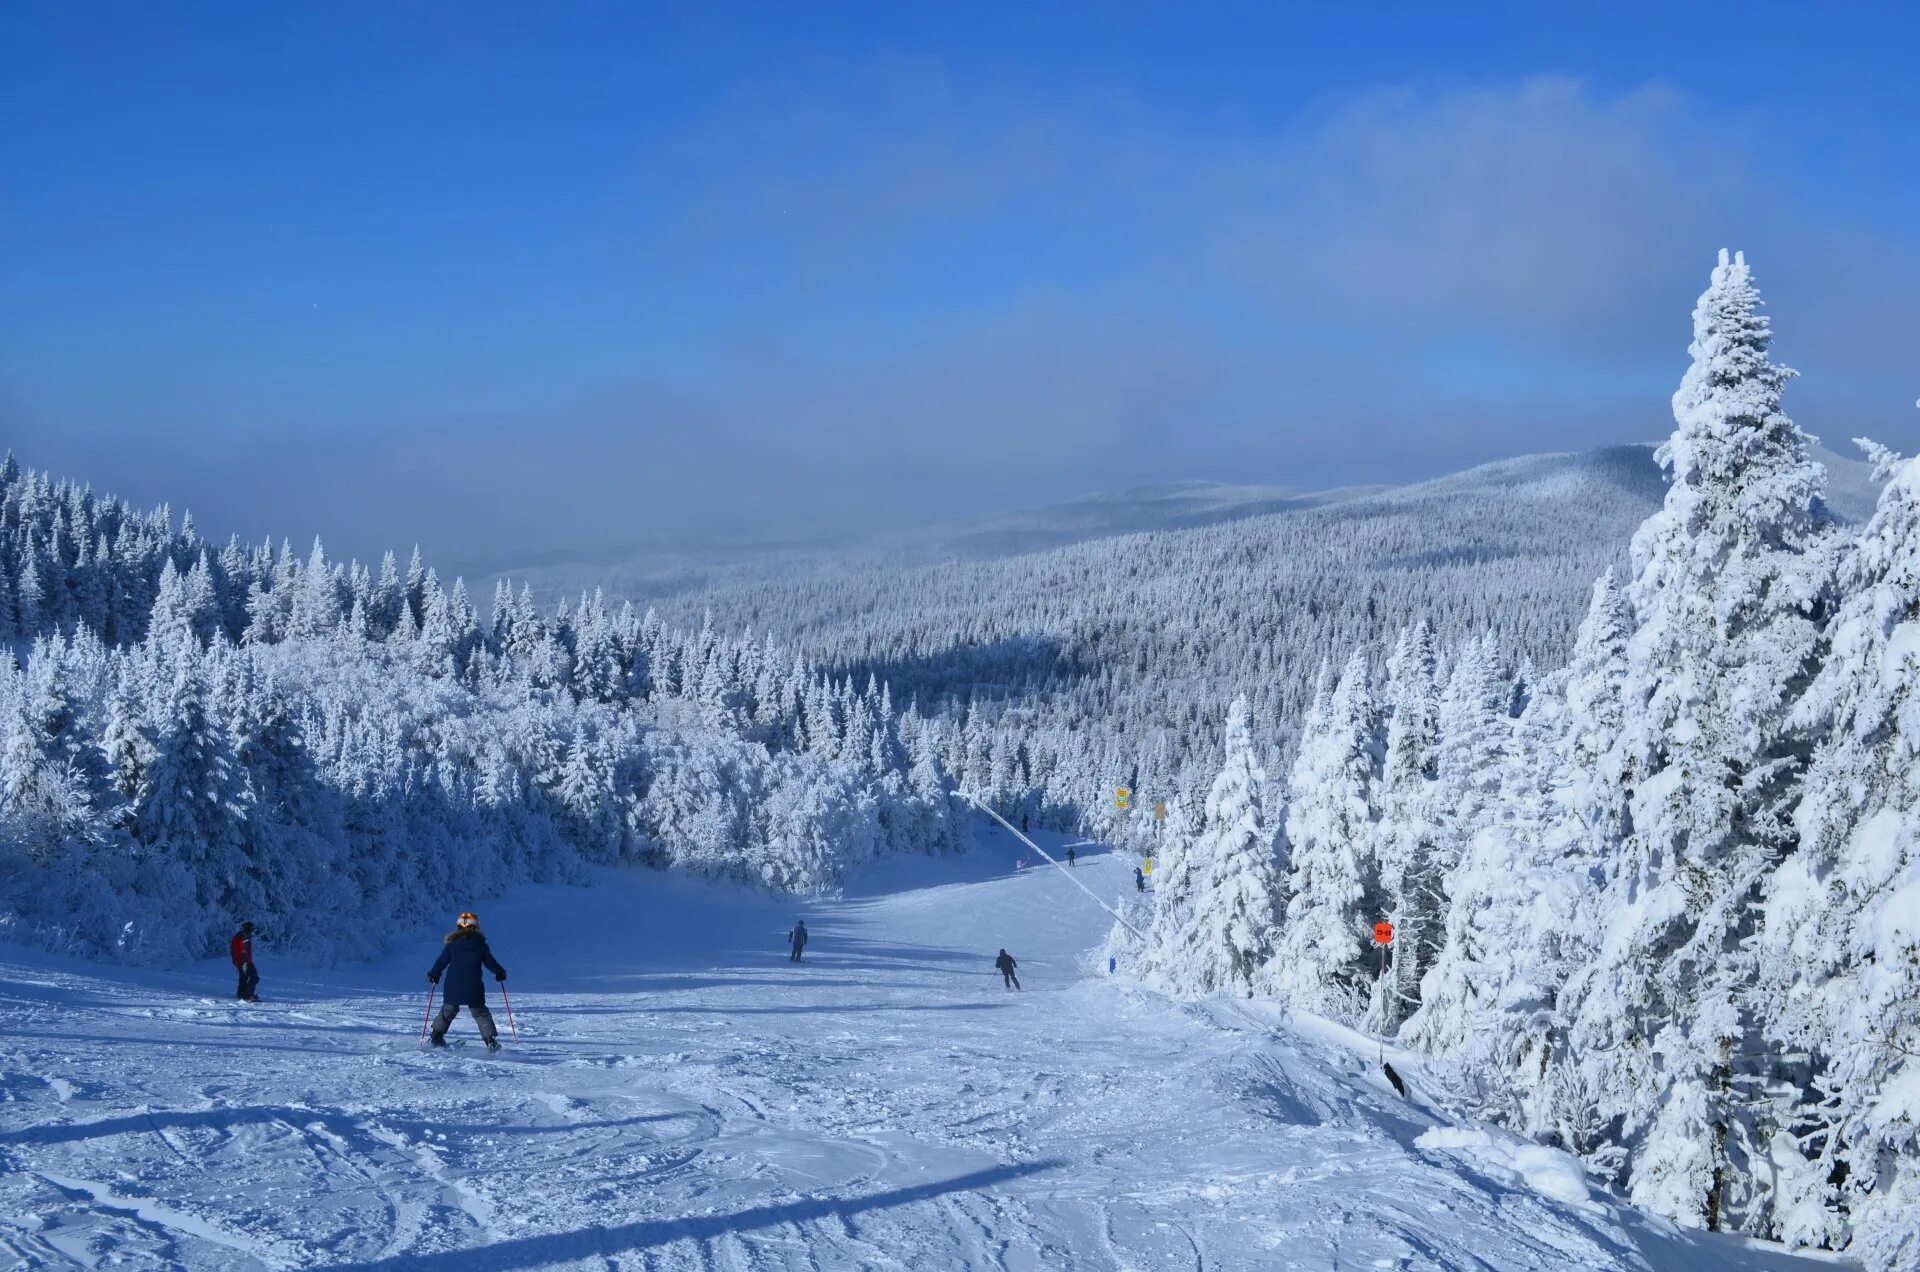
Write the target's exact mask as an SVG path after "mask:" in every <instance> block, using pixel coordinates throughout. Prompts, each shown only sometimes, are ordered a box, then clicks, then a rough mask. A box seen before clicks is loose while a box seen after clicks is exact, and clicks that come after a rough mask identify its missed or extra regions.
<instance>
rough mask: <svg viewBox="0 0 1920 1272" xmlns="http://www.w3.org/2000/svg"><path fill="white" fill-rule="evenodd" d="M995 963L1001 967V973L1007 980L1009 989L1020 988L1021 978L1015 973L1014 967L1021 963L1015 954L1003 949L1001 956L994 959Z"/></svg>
mask: <svg viewBox="0 0 1920 1272" xmlns="http://www.w3.org/2000/svg"><path fill="white" fill-rule="evenodd" d="M993 965H994V966H995V967H997V968H999V969H1000V975H1001V977H1002V978H1003V979H1004V980H1005V981H1006V983H1007V988H1008V989H1018V988H1020V978H1019V977H1018V976H1015V975H1014V974H1013V969H1014V968H1016V967H1018V966H1020V964H1019V962H1018V961H1016V960H1015V958H1014V957H1013V955H1011V954H1009V953H1007V952H1006V951H1005V950H1001V951H1000V957H999V958H996V959H994V960H993Z"/></svg>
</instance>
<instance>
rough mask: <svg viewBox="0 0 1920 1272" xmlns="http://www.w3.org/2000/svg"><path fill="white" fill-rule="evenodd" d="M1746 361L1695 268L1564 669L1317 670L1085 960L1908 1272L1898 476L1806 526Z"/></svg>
mask: <svg viewBox="0 0 1920 1272" xmlns="http://www.w3.org/2000/svg"><path fill="white" fill-rule="evenodd" d="M1770 342H1771V333H1770V330H1769V323H1768V319H1767V318H1766V317H1765V316H1764V315H1763V314H1762V313H1761V303H1760V297H1759V294H1758V292H1757V290H1756V289H1755V286H1754V283H1753V279H1752V277H1751V274H1750V272H1749V269H1748V267H1747V265H1746V262H1745V261H1744V259H1743V258H1741V257H1739V256H1734V257H1732V258H1729V257H1727V256H1726V255H1725V254H1724V253H1723V254H1722V257H1721V260H1720V263H1719V266H1718V267H1717V268H1716V269H1715V270H1714V271H1713V276H1712V281H1711V284H1710V286H1709V287H1708V289H1707V290H1706V292H1705V294H1704V295H1703V296H1702V297H1701V299H1700V301H1699V304H1698V307H1697V308H1696V309H1695V311H1694V336H1693V343H1692V345H1691V349H1690V352H1691V355H1692V358H1693V363H1692V367H1691V369H1690V370H1688V372H1687V373H1686V376H1685V378H1684V379H1683V380H1682V382H1681V385H1680V388H1679V390H1678V392H1677V393H1676V394H1675V395H1674V401H1673V406H1674V418H1675V421H1676V427H1675V430H1674V433H1673V435H1672V437H1671V439H1670V440H1669V441H1668V442H1667V443H1666V445H1665V446H1664V447H1663V448H1662V449H1661V451H1660V452H1659V455H1660V461H1661V463H1662V464H1663V465H1664V466H1665V467H1666V468H1667V470H1668V473H1669V474H1670V486H1669V489H1668V492H1667V495H1666V499H1665V504H1664V506H1663V507H1662V508H1661V509H1660V510H1659V511H1658V512H1657V513H1655V514H1654V515H1653V516H1651V517H1649V518H1648V519H1647V520H1646V522H1645V523H1644V524H1643V525H1642V526H1641V527H1640V530H1639V532H1638V533H1637V534H1636V535H1635V536H1634V538H1633V544H1632V559H1631V563H1630V565H1629V566H1628V568H1627V570H1626V571H1625V572H1624V573H1621V574H1616V573H1614V572H1611V571H1609V572H1607V573H1604V574H1602V575H1601V577H1599V578H1598V580H1597V581H1596V582H1594V583H1593V585H1592V590H1591V593H1590V596H1589V598H1588V605H1587V609H1586V614H1585V617H1584V619H1583V620H1582V621H1581V622H1580V624H1579V628H1578V632H1577V636H1576V639H1575V641H1574V644H1573V648H1572V650H1571V654H1570V657H1569V658H1568V659H1567V660H1566V661H1565V664H1564V666H1561V667H1560V668H1559V669H1557V670H1552V671H1545V672H1541V673H1535V672H1531V671H1522V672H1520V673H1518V674H1516V671H1515V668H1514V660H1513V657H1512V653H1511V651H1510V649H1509V648H1507V647H1505V642H1503V640H1502V639H1501V638H1500V636H1499V635H1498V634H1497V633H1495V632H1493V631H1489V632H1487V633H1485V634H1472V635H1469V636H1468V637H1467V638H1466V639H1464V640H1459V639H1449V638H1448V635H1449V631H1450V630H1457V629H1451V628H1449V629H1441V628H1440V627H1439V625H1438V624H1436V623H1435V622H1433V621H1431V620H1428V619H1423V618H1419V617H1417V616H1416V617H1412V618H1411V619H1410V621H1408V622H1407V623H1406V625H1404V626H1401V627H1400V628H1399V629H1398V631H1397V632H1395V631H1391V630H1386V629H1385V627H1384V626H1383V629H1382V630H1381V631H1379V632H1378V633H1377V634H1376V636H1375V638H1374V639H1373V640H1371V641H1368V642H1365V643H1364V644H1361V645H1358V646H1356V647H1354V648H1352V649H1351V650H1350V651H1344V650H1343V651H1340V652H1341V653H1342V655H1343V656H1344V661H1338V660H1336V661H1335V662H1334V663H1330V664H1329V667H1328V669H1325V670H1323V671H1322V672H1321V674H1320V676H1319V678H1318V680H1317V682H1316V683H1315V685H1314V688H1313V691H1312V697H1311V700H1310V703H1309V706H1308V707H1307V710H1306V712H1305V715H1304V720H1303V724H1302V726H1301V738H1300V741H1299V744H1298V746H1297V748H1295V753H1294V759H1293V761H1292V763H1291V766H1290V771H1289V772H1288V773H1287V775H1286V777H1285V779H1284V782H1283V781H1281V780H1279V779H1278V777H1277V775H1276V776H1275V777H1273V778H1269V777H1268V776H1267V775H1266V774H1264V773H1263V772H1262V769H1261V764H1260V759H1259V757H1258V756H1257V755H1256V754H1255V749H1256V744H1255V742H1254V740H1253V737H1252V734H1251V732H1250V730H1249V728H1248V726H1247V712H1246V709H1245V706H1244V704H1236V706H1235V708H1234V709H1233V711H1232V712H1231V713H1229V714H1228V715H1227V728H1226V757H1225V762H1224V765H1223V766H1222V765H1220V764H1219V762H1218V761H1216V767H1217V768H1218V777H1217V778H1216V779H1215V780H1214V781H1213V783H1212V785H1211V787H1210V790H1209V792H1208V793H1206V794H1205V796H1204V798H1203V799H1193V798H1191V797H1189V798H1187V799H1185V800H1183V801H1182V803H1181V805H1180V806H1179V807H1178V808H1176V810H1175V816H1174V817H1173V818H1172V820H1171V823H1170V824H1171V826H1172V828H1173V829H1172V830H1171V831H1170V832H1169V835H1168V838H1169V843H1168V844H1167V846H1166V850H1165V851H1164V852H1163V854H1162V861H1161V868H1160V874H1161V876H1162V881H1161V883H1160V886H1159V889H1158V895H1157V905H1156V907H1155V910H1154V912H1153V913H1152V915H1151V926H1150V927H1149V928H1148V929H1147V939H1146V942H1145V944H1144V946H1141V945H1139V943H1137V942H1136V941H1135V940H1134V938H1133V937H1132V936H1131V934H1129V933H1126V932H1124V931H1117V932H1116V934H1115V937H1114V942H1113V944H1114V947H1115V948H1116V949H1121V950H1125V951H1127V952H1129V953H1133V954H1137V955H1138V958H1137V959H1136V960H1134V963H1135V966H1136V967H1137V968H1138V970H1139V971H1140V973H1141V974H1142V975H1143V976H1144V977H1145V978H1146V979H1147V980H1148V981H1149V983H1152V984H1154V985H1156V986H1158V987H1160V988H1162V989H1165V990H1168V991H1170V992H1173V993H1176V994H1182V995H1200V994H1205V993H1211V992H1215V991H1218V990H1222V989H1227V990H1232V991H1235V992H1236V993H1248V994H1253V995H1267V996H1272V997H1275V998H1278V999H1280V1000H1282V1001H1284V1002H1287V1003H1289V1004H1292V1005H1295V1006H1298V1007H1300V1008H1302V1009H1308V1010H1312V1011H1314V1012H1318V1013H1322V1014H1326V1015H1329V1016H1332V1017H1334V1018H1336V1019H1339V1020H1342V1021H1344V1022H1347V1023H1349V1024H1352V1025H1355V1026H1358V1027H1362V1028H1364V1029H1366V1030H1368V1031H1370V1032H1373V1033H1375V1034H1377V1035H1380V1036H1385V1037H1393V1038H1397V1039H1398V1040H1399V1041H1400V1042H1402V1043H1404V1044H1407V1045H1410V1046H1413V1047H1416V1048H1419V1049H1421V1050H1423V1051H1425V1052H1428V1053H1430V1054H1432V1055H1433V1056H1435V1057H1438V1058H1440V1059H1442V1060H1444V1061H1446V1062H1448V1071H1449V1072H1451V1073H1453V1074H1454V1075H1456V1089H1455V1090H1454V1091H1453V1092H1452V1096H1451V1098H1453V1099H1454V1100H1456V1101H1457V1102H1458V1103H1459V1104H1460V1106H1461V1107H1463V1109H1466V1110H1468V1111H1471V1112H1472V1113H1474V1114H1476V1115H1478V1116H1481V1117H1484V1118H1487V1119H1489V1120H1492V1121H1496V1122H1500V1123H1504V1124H1506V1125H1508V1126H1510V1127H1512V1128H1513V1129H1515V1130H1516V1131H1519V1132H1521V1133H1524V1134H1526V1135H1528V1136H1530V1137H1532V1138H1534V1139H1536V1140H1539V1141H1541V1142H1544V1143H1547V1144H1552V1145H1556V1146H1559V1147H1562V1148H1565V1149H1567V1150H1570V1151H1572V1152H1574V1153H1576V1154H1578V1155H1579V1156H1580V1157H1581V1158H1582V1159H1584V1161H1585V1162H1586V1164H1587V1166H1588V1167H1589V1169H1590V1170H1591V1171H1592V1172H1594V1173H1595V1174H1596V1175H1598V1176H1599V1177H1601V1178H1603V1179H1606V1180H1608V1181H1610V1182H1611V1183H1613V1184H1614V1185H1616V1186H1617V1187H1619V1188H1620V1189H1622V1190H1623V1192H1624V1193H1625V1194H1626V1195H1627V1196H1628V1197H1629V1198H1630V1199H1631V1200H1633V1201H1634V1202H1635V1203H1636V1204H1638V1205H1640V1206H1643V1207H1645V1208H1647V1209H1649V1210H1651V1211H1653V1212H1655V1213H1657V1214H1660V1215H1663V1216H1666V1217H1668V1218H1670V1219H1672V1220H1674V1221H1675V1222H1677V1223H1680V1224H1683V1225H1689V1226H1700V1227H1708V1228H1714V1229H1720V1230H1728V1231H1738V1232H1744V1233H1750V1234H1754V1235H1758V1236H1763V1237H1769V1238H1775V1239H1779V1240H1783V1241H1786V1242H1788V1243H1790V1244H1793V1245H1796V1246H1807V1247H1827V1248H1834V1249H1844V1250H1846V1251H1848V1252H1850V1253H1852V1254H1853V1255H1855V1256H1857V1257H1859V1258H1861V1259H1863V1260H1864V1261H1865V1263H1866V1264H1867V1266H1868V1267H1870V1268H1874V1269H1895V1268H1903V1269H1912V1268H1915V1267H1920V1221H1916V1216H1920V778H1916V772H1920V769H1917V768H1916V764H1915V760H1916V750H1917V749H1920V715H1916V713H1915V703H1916V701H1917V699H1916V689H1920V460H1901V459H1899V458H1898V457H1897V456H1894V455H1892V454H1891V453H1889V452H1887V451H1885V450H1884V449H1882V448H1878V447H1874V446H1872V445H1871V444H1867V448H1868V450H1869V453H1870V454H1871V455H1872V456H1873V457H1874V459H1875V460H1876V462H1877V464H1878V465H1879V469H1880V474H1881V476H1882V477H1883V478H1884V479H1885V487H1884V491H1883V493H1882V494H1881V495H1880V499H1879V506H1878V508H1877V510H1876V511H1875V512H1874V514H1873V515H1872V517H1871V519H1870V520H1868V521H1867V522H1866V523H1865V524H1864V525H1854V526H1849V525H1845V524H1842V523H1839V522H1837V521H1836V520H1834V519H1833V518H1831V517H1829V516H1828V514H1827V512H1826V508H1825V504H1824V501H1823V494H1822V489H1823V481H1824V472H1823V469H1822V467H1821V466H1820V465H1819V464H1818V463H1817V462H1815V461H1814V460H1813V459H1812V458H1811V457H1810V455H1809V447H1810V441H1809V439H1808V438H1807V437H1806V436H1805V435H1804V434H1802V433H1801V432H1800V430H1799V429H1798V428H1797V427H1796V426H1795V425H1794V424H1793V422H1792V421H1791V420H1790V419H1789V418H1788V417H1787V416H1786V415H1785V414H1783V413H1782V403H1781V398H1782V392H1783V390H1784V389H1785V387H1786V385H1787V383H1788V381H1789V380H1790V379H1791V378H1792V376H1793V373H1792V372H1791V371H1789V370H1787V369H1785V368H1784V367H1781V366H1779V365H1777V364H1776V363H1774V362H1773V361H1772V358H1771V355H1770V352H1769V345H1770ZM1454 621H1456V622H1457V619H1456V620H1454ZM1252 683H1253V677H1251V676H1250V677H1249V684H1250V685H1251V684H1252ZM1250 844H1260V845H1265V846H1267V847H1268V848H1269V849H1270V851H1266V852H1260V851H1249V850H1248V846H1249V845H1250ZM1381 920H1387V921H1390V922H1391V923H1392V924H1393V925H1394V932H1393V936H1392V940H1391V945H1390V948H1391V952H1392V956H1391V958H1390V959H1389V960H1384V961H1383V960H1382V958H1381V955H1380V952H1379V951H1378V950H1377V948H1376V947H1375V946H1374V944H1373V931H1374V925H1375V924H1376V923H1377V922H1379V921H1381ZM1136 926H1138V924H1136ZM1383 967H1384V973H1383V972H1382V969H1383Z"/></svg>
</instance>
